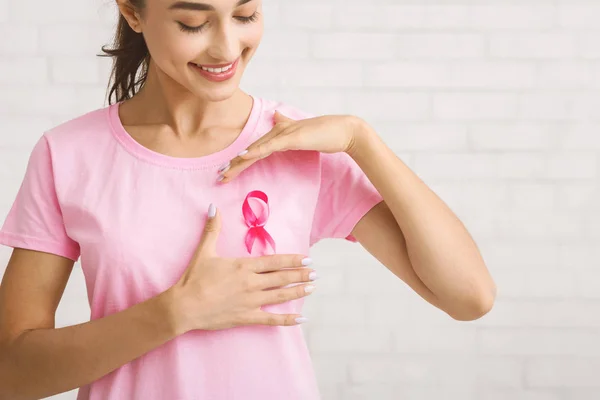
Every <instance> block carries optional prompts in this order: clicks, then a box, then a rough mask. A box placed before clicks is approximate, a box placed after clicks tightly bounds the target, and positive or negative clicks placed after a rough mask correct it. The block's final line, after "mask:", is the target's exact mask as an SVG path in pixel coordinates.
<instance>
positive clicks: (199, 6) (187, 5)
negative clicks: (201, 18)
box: [169, 0, 252, 11]
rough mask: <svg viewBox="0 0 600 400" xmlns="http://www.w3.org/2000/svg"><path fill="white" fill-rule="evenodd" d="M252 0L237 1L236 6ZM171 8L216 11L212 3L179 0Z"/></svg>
mask: <svg viewBox="0 0 600 400" xmlns="http://www.w3.org/2000/svg"><path fill="white" fill-rule="evenodd" d="M251 1H252V0H240V1H238V2H237V4H236V5H235V7H236V8H237V7H240V6H243V5H244V4H246V3H249V2H251ZM169 10H192V11H215V8H214V7H213V6H211V5H210V4H205V3H193V2H189V1H178V2H176V3H173V4H172V5H171V6H170V7H169Z"/></svg>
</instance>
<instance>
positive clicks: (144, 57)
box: [98, 0, 150, 104]
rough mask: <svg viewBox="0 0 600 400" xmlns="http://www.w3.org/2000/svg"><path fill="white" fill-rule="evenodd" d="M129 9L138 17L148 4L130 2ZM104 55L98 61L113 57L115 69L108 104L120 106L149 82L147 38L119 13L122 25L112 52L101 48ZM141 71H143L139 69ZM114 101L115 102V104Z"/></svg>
mask: <svg viewBox="0 0 600 400" xmlns="http://www.w3.org/2000/svg"><path fill="white" fill-rule="evenodd" d="M128 2H129V4H130V6H131V7H132V8H134V9H135V10H136V11H138V13H140V15H141V13H142V12H143V9H144V7H145V5H146V4H145V0H129V1H128ZM102 52H103V53H104V54H98V56H99V57H112V59H113V66H112V71H111V74H110V80H109V83H108V88H107V90H109V91H108V103H109V104H113V103H118V102H121V101H124V100H127V99H130V98H132V97H133V96H134V95H135V94H136V93H137V92H138V91H139V89H140V88H141V87H142V86H143V85H144V83H145V82H146V78H147V76H148V64H149V62H150V53H149V51H148V46H147V45H146V41H145V39H144V36H143V35H142V34H141V33H137V32H136V31H134V30H133V29H131V27H130V26H129V24H128V23H127V20H126V19H125V17H123V15H122V14H121V13H119V21H118V23H117V29H116V32H115V36H114V39H113V43H112V48H108V47H107V46H102ZM140 67H141V69H140ZM113 97H114V101H112V100H113Z"/></svg>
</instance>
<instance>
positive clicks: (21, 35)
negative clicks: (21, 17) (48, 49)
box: [0, 23, 39, 61]
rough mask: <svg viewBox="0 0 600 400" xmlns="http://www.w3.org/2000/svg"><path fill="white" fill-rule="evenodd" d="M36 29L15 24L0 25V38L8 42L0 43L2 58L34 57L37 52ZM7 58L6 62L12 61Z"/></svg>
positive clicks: (2, 41)
mask: <svg viewBox="0 0 600 400" xmlns="http://www.w3.org/2000/svg"><path fill="white" fill-rule="evenodd" d="M38 34H39V32H38V28H37V27H35V26H23V25H20V24H16V23H2V24H0V36H1V37H3V38H10V40H1V41H0V54H2V56H15V55H16V56H34V55H36V53H37V51H38V46H39V43H38ZM12 59H13V58H12V57H9V58H8V60H7V61H10V60H12Z"/></svg>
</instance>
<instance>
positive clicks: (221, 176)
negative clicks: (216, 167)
mask: <svg viewBox="0 0 600 400" xmlns="http://www.w3.org/2000/svg"><path fill="white" fill-rule="evenodd" d="M223 179H225V176H224V175H223V174H221V175H219V177H218V178H217V182H221V181H222V180H223Z"/></svg>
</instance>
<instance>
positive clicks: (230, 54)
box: [208, 23, 240, 62]
mask: <svg viewBox="0 0 600 400" xmlns="http://www.w3.org/2000/svg"><path fill="white" fill-rule="evenodd" d="M239 47H240V44H239V40H238V39H237V37H236V35H235V29H234V28H233V27H232V26H231V24H228V23H221V24H219V28H218V29H217V30H216V31H215V34H214V36H213V38H212V41H211V44H210V46H209V48H208V54H209V55H210V56H211V57H212V58H214V59H215V60H218V61H219V62H232V61H234V60H235V59H236V58H237V57H238V55H239V53H240V48H239Z"/></svg>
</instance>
